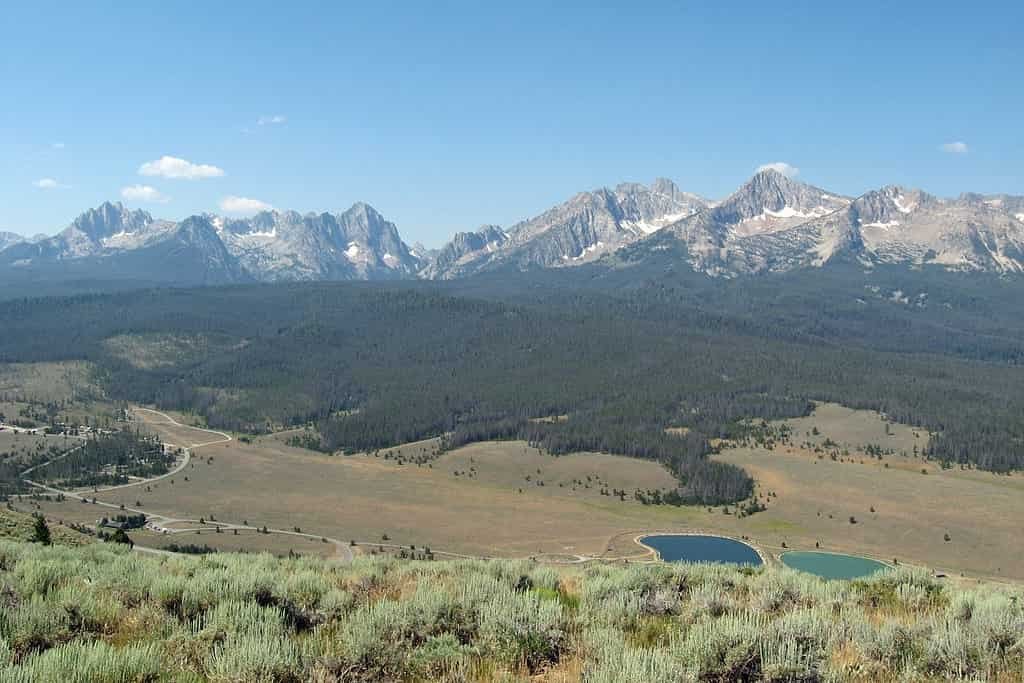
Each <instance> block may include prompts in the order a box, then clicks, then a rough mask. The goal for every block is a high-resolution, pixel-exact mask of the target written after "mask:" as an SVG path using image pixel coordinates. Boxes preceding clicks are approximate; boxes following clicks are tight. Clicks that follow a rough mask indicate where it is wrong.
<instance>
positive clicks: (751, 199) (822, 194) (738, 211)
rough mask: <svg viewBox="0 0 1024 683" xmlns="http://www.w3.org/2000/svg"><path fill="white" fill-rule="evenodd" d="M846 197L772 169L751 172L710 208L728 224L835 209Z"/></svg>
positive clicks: (801, 216) (815, 214) (809, 215)
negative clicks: (746, 178)
mask: <svg viewBox="0 0 1024 683" xmlns="http://www.w3.org/2000/svg"><path fill="white" fill-rule="evenodd" d="M849 203H850V200H849V199H848V198H846V197H842V196H839V195H836V194H832V193H829V192H826V191H825V190H822V189H821V188H819V187H815V186H813V185H808V184H807V183H803V182H800V181H798V180H794V179H792V178H790V177H788V176H786V175H785V174H783V173H780V172H779V171H776V170H775V169H770V168H769V169H762V170H760V171H758V172H757V173H755V174H754V175H753V176H752V177H751V178H750V179H749V180H748V181H747V182H746V183H744V184H743V185H741V186H740V188H739V189H738V190H736V192H734V193H732V194H731V195H729V197H727V198H726V199H725V200H723V201H722V202H721V203H720V204H718V205H717V206H715V207H714V208H712V209H710V210H711V211H713V212H714V213H715V216H716V219H717V220H719V221H721V222H724V223H731V224H739V223H742V222H743V221H747V220H758V219H761V220H766V221H769V222H770V219H773V218H774V219H793V218H798V219H799V218H803V219H807V218H814V217H817V216H823V215H825V214H828V213H831V212H832V211H838V210H839V209H842V208H844V207H845V206H847V205H848V204H849Z"/></svg>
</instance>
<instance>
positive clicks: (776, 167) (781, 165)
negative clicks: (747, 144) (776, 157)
mask: <svg viewBox="0 0 1024 683" xmlns="http://www.w3.org/2000/svg"><path fill="white" fill-rule="evenodd" d="M761 171H778V172H779V173H781V174H782V175H784V176H786V177H787V178H795V177H797V176H798V175H800V169H799V168H797V167H796V166H791V165H789V164H787V163H786V162H785V161H773V162H772V163H770V164H761V165H760V166H758V167H757V172H758V173H760V172H761Z"/></svg>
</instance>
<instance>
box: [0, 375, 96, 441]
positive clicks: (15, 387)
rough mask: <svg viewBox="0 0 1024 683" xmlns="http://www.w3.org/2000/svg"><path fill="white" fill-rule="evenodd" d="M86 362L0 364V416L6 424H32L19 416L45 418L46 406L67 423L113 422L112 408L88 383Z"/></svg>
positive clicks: (43, 422) (37, 422)
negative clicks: (12, 421) (21, 421)
mask: <svg viewBox="0 0 1024 683" xmlns="http://www.w3.org/2000/svg"><path fill="white" fill-rule="evenodd" d="M91 374H92V368H91V366H90V365H89V364H88V363H83V362H77V361H66V362H60V363H0V414H3V415H4V416H5V417H6V419H7V420H8V421H11V420H14V419H23V420H28V421H29V422H33V423H34V424H36V425H40V426H42V425H44V424H47V422H48V420H46V419H41V420H34V419H32V418H31V417H28V416H23V415H22V413H23V412H25V411H28V412H29V413H39V414H42V415H43V416H45V407H46V404H56V405H57V406H58V411H57V416H58V418H59V419H61V420H64V421H67V422H76V423H80V424H84V423H85V422H86V420H92V421H99V422H103V421H104V420H113V417H114V412H115V406H114V404H113V403H111V402H110V401H108V400H106V399H105V397H104V396H103V392H102V390H101V389H100V388H99V387H98V386H97V385H96V384H95V383H94V382H93V381H92V378H91Z"/></svg>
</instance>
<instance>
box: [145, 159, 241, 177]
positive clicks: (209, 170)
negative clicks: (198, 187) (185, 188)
mask: <svg viewBox="0 0 1024 683" xmlns="http://www.w3.org/2000/svg"><path fill="white" fill-rule="evenodd" d="M139 175H144V176H159V177H161V178H173V179H182V178H183V179H185V180H199V179H201V178H220V177H221V176H223V175H224V169H222V168H217V167H216V166H211V165H209V164H193V163H192V162H191V161H186V160H185V159H179V158H178V157H169V156H162V157H160V158H159V159H157V160H156V161H147V162H146V163H144V164H142V166H139Z"/></svg>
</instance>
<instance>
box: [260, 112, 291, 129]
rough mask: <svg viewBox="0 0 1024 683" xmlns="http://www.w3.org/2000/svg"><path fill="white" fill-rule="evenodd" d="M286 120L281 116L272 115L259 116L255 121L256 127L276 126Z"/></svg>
mask: <svg viewBox="0 0 1024 683" xmlns="http://www.w3.org/2000/svg"><path fill="white" fill-rule="evenodd" d="M287 120H288V119H287V118H285V116H284V115H283V114H274V115H273V116H261V117H259V118H258V119H256V125H257V126H276V125H278V124H281V123H284V122H285V121H287Z"/></svg>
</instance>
